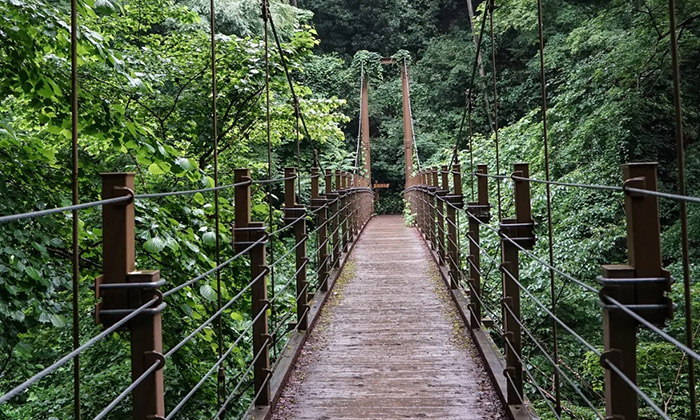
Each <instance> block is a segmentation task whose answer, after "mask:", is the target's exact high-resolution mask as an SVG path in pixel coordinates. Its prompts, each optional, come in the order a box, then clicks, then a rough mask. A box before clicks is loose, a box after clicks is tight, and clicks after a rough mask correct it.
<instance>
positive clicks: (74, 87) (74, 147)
mask: <svg viewBox="0 0 700 420" xmlns="http://www.w3.org/2000/svg"><path fill="white" fill-rule="evenodd" d="M70 25H71V26H70V27H71V31H70V56H71V57H70V66H71V155H72V156H71V157H72V161H73V171H72V177H71V181H72V182H71V183H72V185H71V187H72V193H73V206H77V205H78V204H79V203H80V196H79V190H78V188H79V187H78V170H79V164H80V162H79V160H78V1H77V0H71V2H70ZM72 216H73V220H72V222H73V223H72V232H71V233H72V235H71V236H72V241H73V242H72V252H73V255H72V266H73V267H72V273H71V274H72V279H71V286H72V312H73V328H72V338H73V350H76V349H77V348H78V347H79V346H80V317H79V313H78V311H79V308H78V305H79V303H80V300H79V293H80V242H79V241H80V221H79V216H80V215H79V214H78V209H77V208H75V209H73V211H72ZM80 411H81V410H80V356H79V355H76V357H75V359H74V360H73V418H74V419H75V420H80Z"/></svg>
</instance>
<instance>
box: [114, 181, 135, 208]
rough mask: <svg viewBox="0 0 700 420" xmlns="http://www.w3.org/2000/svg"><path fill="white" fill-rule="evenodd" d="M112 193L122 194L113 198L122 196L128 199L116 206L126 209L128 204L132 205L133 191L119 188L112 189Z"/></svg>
mask: <svg viewBox="0 0 700 420" xmlns="http://www.w3.org/2000/svg"><path fill="white" fill-rule="evenodd" d="M114 191H118V192H121V193H123V194H120V195H118V196H116V197H114V198H117V197H123V196H128V197H129V199H128V200H127V201H122V202H119V203H117V204H116V205H118V206H121V207H126V206H128V205H129V204H132V203H133V202H134V197H135V194H134V190H132V189H131V188H127V187H122V186H119V187H114ZM124 193H125V194H124Z"/></svg>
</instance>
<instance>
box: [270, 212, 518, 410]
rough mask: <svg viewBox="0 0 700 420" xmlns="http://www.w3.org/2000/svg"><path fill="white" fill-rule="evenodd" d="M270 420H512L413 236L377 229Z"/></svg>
mask: <svg viewBox="0 0 700 420" xmlns="http://www.w3.org/2000/svg"><path fill="white" fill-rule="evenodd" d="M338 286H340V287H338V288H337V289H335V292H334V296H333V298H332V299H331V300H330V301H329V302H328V304H327V306H326V307H325V308H324V310H323V311H324V312H323V314H322V317H321V321H320V324H319V325H318V327H317V328H316V329H315V330H314V331H313V333H312V334H311V336H310V337H309V340H308V341H307V343H306V345H305V346H304V348H303V349H302V353H301V356H300V358H299V360H298V362H297V366H296V367H295V370H294V372H293V373H292V376H291V377H290V380H289V382H288V384H287V386H286V388H285V389H284V391H283V393H282V397H281V399H280V401H279V403H278V404H277V407H276V408H275V413H274V415H273V419H277V420H281V419H360V418H363V419H398V418H401V419H406V418H415V419H418V418H435V419H437V418H439V419H505V418H506V415H505V412H504V411H503V408H502V406H501V405H500V402H499V400H498V397H497V396H496V393H495V391H494V390H493V389H492V388H491V383H490V381H489V378H488V376H487V374H486V371H485V369H484V367H483V366H482V362H481V360H480V359H478V356H477V354H476V351H475V348H474V345H473V344H472V343H471V342H470V340H469V338H468V337H469V335H468V332H467V331H466V329H465V326H464V324H463V323H462V322H461V320H460V319H459V317H458V315H457V313H456V309H455V308H454V306H453V303H452V301H451V299H450V298H449V295H448V291H447V289H446V288H445V286H444V285H443V284H442V282H441V281H440V280H439V277H438V274H437V268H436V266H435V265H434V263H433V261H432V259H431V258H430V257H429V254H428V250H427V249H426V248H425V246H424V245H423V242H422V241H421V240H420V238H419V237H418V233H417V231H416V230H414V229H411V228H408V227H405V226H404V221H403V218H402V217H400V216H382V217H378V218H375V219H374V220H372V221H371V222H370V225H369V226H368V227H367V230H366V231H365V233H364V234H363V236H362V238H360V240H359V242H358V244H357V247H356V248H355V250H354V252H353V256H352V258H351V262H350V264H348V265H347V266H346V269H345V272H344V273H343V278H341V280H340V283H339V284H338Z"/></svg>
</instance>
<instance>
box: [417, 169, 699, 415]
mask: <svg viewBox="0 0 700 420" xmlns="http://www.w3.org/2000/svg"><path fill="white" fill-rule="evenodd" d="M622 169H623V170H622V172H623V177H624V183H623V185H621V186H608V185H584V184H573V183H565V182H556V181H542V180H538V179H535V178H532V177H530V174H529V165H528V164H527V163H519V164H515V165H514V167H513V174H512V175H511V176H506V175H501V174H496V175H490V174H488V171H487V167H486V165H478V166H477V170H476V171H475V173H474V174H473V175H474V176H475V177H476V184H477V191H476V194H475V196H474V198H475V201H474V202H469V203H464V198H463V195H462V179H461V176H462V173H461V167H460V165H459V164H455V165H453V167H452V171H451V174H450V171H449V170H448V167H447V166H442V167H441V168H431V169H427V170H423V171H421V172H419V173H418V174H416V175H415V176H413V177H412V178H411V179H409V182H408V187H407V189H406V191H405V198H406V201H407V203H408V205H409V206H410V209H411V211H412V213H414V214H415V220H416V226H417V228H418V229H419V230H420V232H421V233H422V234H423V237H424V238H425V240H426V242H427V243H428V245H429V246H430V248H431V250H432V251H433V256H434V258H435V259H436V261H437V262H438V263H439V265H440V267H441V271H442V272H443V277H445V280H446V282H447V283H448V285H449V287H450V288H451V289H453V296H454V297H455V299H456V300H458V302H457V303H458V304H459V299H460V298H459V296H461V294H462V293H464V294H465V295H466V297H468V300H467V302H468V303H466V305H465V306H466V308H465V309H464V310H465V314H464V315H465V319H466V320H468V323H469V326H470V329H471V331H472V334H474V337H475V338H476V340H475V341H476V343H477V345H480V346H481V351H482V354H483V353H484V352H486V353H488V352H489V349H488V347H490V346H491V345H493V344H494V341H492V340H491V339H493V338H495V341H496V342H498V343H499V346H498V347H499V348H500V351H501V352H502V357H503V359H502V361H501V364H502V366H501V365H499V364H496V365H494V364H490V365H489V367H490V369H491V374H492V376H493V378H494V379H495V381H496V383H497V384H499V388H500V390H501V395H502V398H503V400H504V403H506V404H507V405H508V407H509V409H511V410H513V412H515V413H517V412H522V411H523V407H526V406H527V405H528V400H527V395H526V393H527V392H531V393H532V395H533V396H536V398H537V399H538V400H541V401H543V402H544V404H543V405H545V406H546V407H548V408H549V409H550V411H551V413H552V415H553V416H554V417H555V418H562V416H563V415H569V416H574V417H575V416H576V415H577V413H574V412H573V411H572V410H571V407H572V406H573V404H569V406H568V407H567V405H566V404H564V405H560V402H559V401H558V398H559V396H558V395H554V394H555V392H557V393H558V392H559V390H558V389H557V390H555V389H554V388H555V387H558V383H556V385H553V386H552V388H551V390H550V388H549V387H544V386H541V385H540V384H539V381H538V380H537V379H536V378H537V377H540V378H542V376H544V377H545V378H547V379H550V377H552V376H554V377H555V378H556V380H557V381H558V379H559V378H561V379H562V380H563V383H564V385H565V386H566V387H569V389H570V390H571V391H572V392H571V393H572V394H575V396H576V400H577V402H576V404H581V405H584V406H586V407H587V408H588V409H589V411H588V413H587V414H586V416H594V417H597V418H601V419H625V420H634V419H638V418H640V407H639V401H640V400H641V401H643V402H644V404H645V407H646V408H645V412H653V413H654V415H656V416H658V417H659V418H663V419H669V418H670V416H669V414H668V413H667V408H668V407H665V406H664V404H662V403H659V402H658V401H655V398H654V396H655V394H652V393H650V392H649V391H646V392H645V391H644V390H642V389H641V387H640V385H639V384H638V381H637V370H638V363H637V356H638V349H637V341H638V329H639V328H640V327H642V328H644V329H646V330H648V331H650V332H651V333H652V334H653V335H654V336H655V337H657V338H658V339H660V340H661V341H663V342H666V343H670V345H672V346H673V347H675V348H676V349H678V350H679V351H680V352H681V353H682V355H683V359H685V358H692V359H694V360H698V361H700V355H698V353H697V352H695V351H694V350H693V349H692V348H691V347H689V346H687V345H685V344H683V343H682V342H681V341H680V340H678V339H677V338H675V337H673V336H672V335H671V334H670V333H669V332H667V331H665V329H664V327H665V324H666V323H667V321H668V320H669V319H671V318H672V316H673V311H674V307H675V305H674V303H673V302H672V301H671V300H670V298H669V293H670V292H671V286H672V284H673V283H674V281H673V278H672V277H671V275H670V273H669V271H667V270H666V269H665V268H664V267H663V265H662V258H661V237H660V221H659V210H658V198H669V199H673V200H683V201H686V202H699V201H700V200H698V199H697V198H695V197H686V196H678V195H675V194H668V193H661V192H658V191H657V175H656V164H653V163H631V164H627V165H623V168H622ZM450 175H451V177H450ZM450 178H451V179H450ZM489 179H496V180H498V181H499V182H501V181H504V180H506V181H511V182H512V187H513V188H512V191H513V200H512V202H513V207H514V217H512V218H502V219H501V220H499V221H497V224H495V225H494V224H493V223H491V219H492V217H491V204H490V202H489V189H488V180H489ZM531 183H544V184H549V185H555V186H561V187H567V188H584V189H593V190H604V191H610V192H613V193H616V194H618V193H620V194H622V195H623V197H622V198H621V201H623V202H624V209H625V218H626V224H627V248H628V254H629V263H628V264H625V265H603V266H602V267H601V275H600V276H598V277H597V278H596V282H597V283H598V285H599V287H594V286H591V285H590V284H589V283H591V282H587V281H583V280H580V279H578V278H577V277H576V276H575V275H572V274H570V273H568V272H567V271H566V269H564V268H562V267H557V266H554V265H552V264H550V262H548V261H546V258H542V257H540V256H538V255H537V254H536V253H535V252H534V246H535V242H536V240H537V238H536V237H535V226H536V224H535V218H534V217H533V214H532V208H531V192H530V185H531ZM460 215H461V216H462V220H461V221H460ZM482 232H484V233H486V234H488V235H492V237H496V238H497V242H496V248H495V249H488V248H487V245H486V243H485V242H484V241H483V240H482V238H481V233H482ZM521 256H522V257H524V258H527V259H529V260H530V261H531V262H532V263H533V264H537V265H540V266H541V267H542V268H543V269H544V270H551V272H552V273H553V275H556V276H557V277H559V278H561V279H562V280H563V282H564V283H565V284H572V285H575V286H576V287H578V288H580V289H581V290H582V291H583V293H584V294H587V295H589V296H590V295H594V296H595V299H596V300H598V302H599V306H600V308H601V311H602V312H601V317H602V323H601V325H600V327H599V328H600V330H601V333H602V334H601V336H602V343H601V342H598V343H595V344H594V343H591V342H590V341H589V340H587V339H586V338H584V336H585V335H586V334H584V333H582V332H577V331H576V330H575V329H574V328H572V327H571V326H570V325H568V324H567V322H565V321H564V320H562V317H561V316H559V315H557V312H556V303H555V304H554V305H548V304H546V303H544V302H543V301H542V299H541V298H539V297H538V293H537V292H536V291H534V290H533V289H532V287H531V286H530V287H529V285H531V284H533V282H532V280H534V279H531V278H525V279H523V278H521V275H520V266H521V263H520V257H521ZM483 260H486V261H487V264H482V261H483ZM487 266H489V268H488V270H487V269H486V267H487ZM491 269H495V270H497V272H498V273H499V275H500V278H501V287H500V288H499V287H497V286H495V287H494V286H493V285H491V284H489V285H488V286H489V289H490V290H488V291H486V290H485V289H484V286H486V285H487V284H485V283H484V280H485V279H486V278H489V271H490V270H491ZM594 284H595V283H594ZM521 298H522V299H527V300H528V301H529V302H528V305H529V306H534V307H535V308H536V309H537V311H538V312H539V315H540V317H544V320H546V319H549V320H551V321H553V323H554V326H553V329H554V330H553V331H552V332H551V333H552V334H553V335H554V341H555V343H556V341H557V336H556V329H562V330H564V331H566V333H567V334H569V335H570V337H571V340H573V341H575V342H578V343H579V344H580V345H581V346H583V348H585V351H587V352H590V353H591V354H594V355H596V356H597V357H598V358H599V359H600V364H601V365H602V367H603V368H604V369H605V377H604V378H600V381H601V382H603V383H604V395H600V394H597V391H595V390H594V389H593V388H592V387H590V386H589V384H587V383H585V381H584V382H583V384H582V375H581V374H580V372H576V371H575V370H573V369H571V368H570V367H569V366H568V365H567V364H566V363H565V362H564V361H563V360H562V359H561V358H558V357H556V356H555V354H556V353H555V354H552V351H551V349H549V348H547V347H548V346H546V345H544V344H543V343H542V342H541V339H538V335H539V336H541V331H536V329H537V330H541V328H542V325H543V323H542V321H543V320H542V319H537V318H535V321H537V326H535V325H533V324H534V322H533V318H532V314H530V315H529V316H528V317H524V316H523V314H522V313H521ZM480 331H487V332H489V333H490V334H489V335H491V337H490V338H491V339H489V340H488V341H489V343H490V344H486V345H484V344H483V343H481V341H482V339H483V337H484V335H477V334H479V332H480ZM685 333H690V334H692V331H689V332H688V331H686V332H685ZM487 336H488V335H487ZM480 343H481V344H480ZM524 345H527V346H532V349H534V350H536V351H537V352H538V353H541V355H542V357H540V358H539V360H540V362H542V361H543V362H544V363H546V364H548V365H549V369H548V370H549V371H550V372H551V373H546V372H543V371H542V369H541V368H540V367H539V366H538V364H537V363H534V362H533V361H532V360H528V356H527V354H526V353H524V352H523V346H524ZM555 345H556V344H555ZM487 359H488V357H487ZM681 363H682V362H681ZM487 364H488V363H487ZM679 373H680V368H679ZM526 383H528V384H529V385H528V386H527V387H526V386H525V384H526ZM596 397H599V398H596ZM657 398H658V397H657ZM661 406H664V408H661ZM560 407H561V408H560ZM642 417H644V416H642Z"/></svg>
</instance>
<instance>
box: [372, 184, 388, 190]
mask: <svg viewBox="0 0 700 420" xmlns="http://www.w3.org/2000/svg"><path fill="white" fill-rule="evenodd" d="M379 188H389V184H377V183H375V184H374V189H379Z"/></svg>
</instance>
